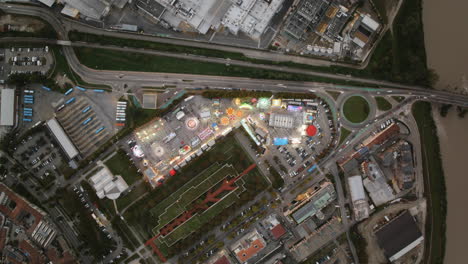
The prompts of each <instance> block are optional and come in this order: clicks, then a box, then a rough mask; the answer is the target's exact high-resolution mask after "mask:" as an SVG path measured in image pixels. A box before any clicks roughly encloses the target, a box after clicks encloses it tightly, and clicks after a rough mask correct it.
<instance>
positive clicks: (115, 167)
mask: <svg viewBox="0 0 468 264" xmlns="http://www.w3.org/2000/svg"><path fill="white" fill-rule="evenodd" d="M104 164H105V165H106V166H107V167H108V168H109V170H110V171H111V172H112V174H114V175H120V176H122V178H124V180H125V181H126V182H127V184H128V185H131V184H132V183H134V182H136V181H137V180H139V179H141V178H142V176H141V174H140V173H138V171H137V168H136V167H135V165H133V163H132V162H131V161H130V159H129V158H128V156H127V155H126V154H125V151H123V150H121V149H119V150H118V151H117V153H116V154H115V155H114V156H112V158H110V159H108V160H107V161H106V162H105V163H104Z"/></svg>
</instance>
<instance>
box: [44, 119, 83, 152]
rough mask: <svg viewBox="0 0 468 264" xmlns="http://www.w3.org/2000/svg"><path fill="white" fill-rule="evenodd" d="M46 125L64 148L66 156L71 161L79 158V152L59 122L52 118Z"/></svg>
mask: <svg viewBox="0 0 468 264" xmlns="http://www.w3.org/2000/svg"><path fill="white" fill-rule="evenodd" d="M46 124H47V127H48V128H49V130H50V132H52V134H53V135H54V137H55V139H56V140H57V141H58V143H59V144H60V146H61V147H62V149H63V151H64V152H65V154H67V157H68V158H69V159H73V158H75V157H76V156H78V150H77V149H76V147H75V145H73V143H72V142H71V140H70V138H69V137H68V136H67V134H65V131H64V130H63V128H62V126H61V125H60V124H59V123H58V122H57V119H55V118H52V119H50V120H48V121H47V123H46Z"/></svg>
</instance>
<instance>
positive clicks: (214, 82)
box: [0, 5, 468, 106]
mask: <svg viewBox="0 0 468 264" xmlns="http://www.w3.org/2000/svg"><path fill="white" fill-rule="evenodd" d="M8 6H10V7H8ZM8 6H7V5H0V8H1V9H3V10H4V11H5V12H11V13H18V14H24V15H31V16H40V17H41V18H42V19H44V20H46V21H47V22H48V23H50V24H51V25H52V26H53V27H54V29H55V30H56V31H57V33H58V36H59V39H61V40H65V41H68V34H67V29H66V26H65V25H64V23H63V22H62V21H60V20H58V19H57V17H55V16H54V15H53V14H51V12H50V11H49V12H46V11H47V9H44V8H39V7H34V6H21V5H8ZM114 33H115V34H119V35H120V34H121V33H116V32H114ZM3 41H9V42H11V41H12V39H8V40H6V39H5V40H3ZM73 45H74V46H80V45H81V46H88V47H99V48H110V49H114V50H119V51H127V52H129V51H134V52H143V53H148V54H161V52H157V51H152V50H144V49H143V50H141V49H136V48H122V47H108V46H106V47H103V46H100V45H97V44H88V43H74V44H73ZM64 54H65V56H66V58H67V60H68V62H69V64H70V66H71V67H72V69H73V70H74V71H75V72H76V73H77V74H78V75H80V77H82V78H83V80H85V81H86V82H89V83H96V84H108V85H111V86H112V87H114V88H116V87H123V86H124V84H126V85H127V86H131V85H137V86H138V85H139V86H156V85H159V86H164V85H177V86H178V87H181V88H185V89H191V88H203V87H207V88H235V89H250V90H270V91H302V92H307V91H309V90H310V89H311V88H321V89H330V90H339V91H347V90H351V91H363V90H364V91H366V92H373V91H374V90H375V91H382V89H380V90H379V89H369V88H359V87H351V86H342V85H331V84H323V83H315V82H294V81H277V80H261V79H251V78H239V77H221V78H220V77H219V76H209V75H192V74H174V73H144V72H123V71H97V70H92V69H90V68H87V67H85V66H83V65H82V64H81V63H80V62H79V61H78V59H77V57H76V55H75V53H74V51H73V49H72V48H71V47H69V46H64ZM164 54H165V55H166V56H168V55H170V56H175V55H176V54H167V53H164ZM177 56H190V55H181V54H177ZM185 58H187V57H185ZM198 58H199V59H203V60H206V61H208V60H209V61H211V62H217V63H221V62H222V63H226V60H225V59H216V58H205V57H198ZM190 59H193V57H192V56H190ZM229 63H231V64H234V63H237V65H241V66H249V67H254V66H255V67H259V68H263V69H269V70H279V71H285V72H290V73H299V74H308V75H314V76H320V77H326V78H334V79H340V80H349V81H358V82H365V83H372V84H374V85H380V86H392V87H397V88H390V89H392V90H390V89H387V91H385V92H384V93H386V94H387V95H388V94H405V95H415V96H420V97H421V99H426V100H430V101H434V102H440V103H450V104H456V105H461V106H468V96H463V95H454V94H451V93H449V92H446V91H437V90H429V89H427V88H424V87H415V86H410V85H404V84H396V83H391V82H386V81H379V80H369V79H364V78H357V77H351V76H349V77H348V76H343V75H337V74H330V73H322V72H314V71H307V70H302V69H291V68H287V67H281V66H272V65H262V64H260V65H258V64H255V65H251V63H249V62H243V61H232V60H231V61H229ZM187 80H190V82H187ZM278 82H282V84H278ZM148 84H149V85H148Z"/></svg>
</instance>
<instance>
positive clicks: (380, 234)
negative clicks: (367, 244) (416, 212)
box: [375, 211, 424, 262]
mask: <svg viewBox="0 0 468 264" xmlns="http://www.w3.org/2000/svg"><path fill="white" fill-rule="evenodd" d="M375 235H376V236H377V242H378V244H379V246H380V247H381V248H382V249H383V251H384V254H385V256H386V257H387V258H388V259H389V260H390V261H391V262H394V261H396V260H398V259H399V258H401V257H402V256H404V255H405V254H406V253H408V252H409V251H411V250H412V249H414V248H415V247H417V246H418V245H420V244H421V243H422V241H423V240H424V237H423V235H422V234H421V231H420V230H419V227H418V225H417V224H416V221H415V220H414V217H413V216H412V215H411V214H410V213H409V212H408V211H404V212H403V213H402V214H400V215H399V216H397V217H395V218H394V219H392V220H390V222H388V223H387V224H385V225H384V226H383V227H381V228H380V229H378V230H377V231H376V232H375Z"/></svg>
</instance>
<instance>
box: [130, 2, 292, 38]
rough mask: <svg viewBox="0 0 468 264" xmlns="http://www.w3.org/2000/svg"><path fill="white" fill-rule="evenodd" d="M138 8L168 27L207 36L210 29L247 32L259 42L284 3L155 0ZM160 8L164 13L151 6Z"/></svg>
mask: <svg viewBox="0 0 468 264" xmlns="http://www.w3.org/2000/svg"><path fill="white" fill-rule="evenodd" d="M152 1H154V2H152V3H151V4H150V3H144V4H140V3H141V2H142V1H139V2H138V4H137V6H138V7H139V8H140V9H141V10H142V11H143V12H144V13H146V14H150V16H151V17H153V18H155V19H156V20H157V21H160V22H161V24H162V25H166V27H168V28H169V27H173V28H179V27H185V26H190V27H191V29H193V30H194V31H196V32H198V33H200V34H207V33H208V31H209V30H210V29H213V30H221V29H226V30H228V31H229V32H230V33H232V34H234V35H237V34H238V33H239V32H242V33H245V34H246V35H248V36H249V37H250V38H252V39H259V38H260V36H261V35H262V34H263V33H264V32H265V30H266V28H267V27H268V25H269V24H270V21H271V19H272V18H273V16H274V15H275V14H276V12H277V11H278V10H279V9H280V8H281V6H282V3H283V1H284V0H244V1H233V0H180V1H173V0H152ZM155 4H157V5H160V6H161V7H162V9H163V10H164V11H162V12H158V14H154V12H153V10H151V6H154V5H155Z"/></svg>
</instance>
